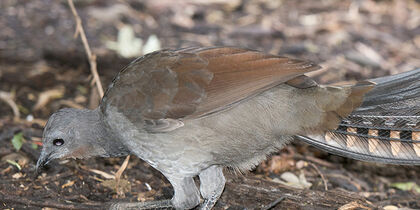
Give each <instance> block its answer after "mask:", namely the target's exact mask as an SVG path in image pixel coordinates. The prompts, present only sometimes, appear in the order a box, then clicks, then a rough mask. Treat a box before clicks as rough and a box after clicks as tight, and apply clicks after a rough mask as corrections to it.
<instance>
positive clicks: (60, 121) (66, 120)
mask: <svg viewBox="0 0 420 210" xmlns="http://www.w3.org/2000/svg"><path fill="white" fill-rule="evenodd" d="M100 123H101V120H100V115H99V114H98V112H97V110H86V109H85V110H80V109H72V108H65V109H61V110H59V111H57V112H55V113H54V114H52V115H51V117H50V118H49V119H48V122H47V124H46V126H45V129H44V133H43V137H42V145H43V148H42V151H41V155H40V157H39V159H38V162H37V164H36V173H37V174H38V172H39V171H40V169H41V168H42V167H43V166H44V165H46V164H48V163H49V162H50V161H51V160H54V159H58V158H59V159H66V158H75V159H76V158H87V157H91V156H100V155H103V154H104V153H105V151H104V149H103V148H102V147H101V146H100V145H98V144H97V143H98V142H97V140H98V138H101V130H98V129H97V128H98V127H100V126H98V124H100Z"/></svg>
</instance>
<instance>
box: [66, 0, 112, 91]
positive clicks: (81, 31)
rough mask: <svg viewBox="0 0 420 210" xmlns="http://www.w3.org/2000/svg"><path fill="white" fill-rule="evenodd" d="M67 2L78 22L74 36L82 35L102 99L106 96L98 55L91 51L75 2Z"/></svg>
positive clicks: (70, 0)
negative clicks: (97, 60) (97, 66)
mask: <svg viewBox="0 0 420 210" xmlns="http://www.w3.org/2000/svg"><path fill="white" fill-rule="evenodd" d="M67 2H68V4H69V6H70V9H71V12H72V13H73V16H74V18H75V20H76V32H75V34H74V35H75V36H77V35H80V38H81V39H82V42H83V46H84V48H85V51H86V55H87V57H88V59H89V64H90V71H91V73H92V75H93V79H94V80H95V83H96V87H97V88H98V92H99V95H100V96H101V98H102V96H104V89H103V88H102V83H101V81H100V80H99V74H98V71H97V69H96V55H95V54H93V53H92V51H91V50H90V47H89V44H88V41H87V38H86V34H85V30H84V29H83V26H82V19H81V18H80V16H79V14H78V13H77V10H76V8H75V7H74V3H73V0H67Z"/></svg>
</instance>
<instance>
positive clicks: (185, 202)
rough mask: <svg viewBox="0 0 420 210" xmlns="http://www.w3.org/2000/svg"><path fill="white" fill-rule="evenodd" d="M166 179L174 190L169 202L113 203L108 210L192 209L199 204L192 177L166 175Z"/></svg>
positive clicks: (198, 196)
mask: <svg viewBox="0 0 420 210" xmlns="http://www.w3.org/2000/svg"><path fill="white" fill-rule="evenodd" d="M166 178H167V179H168V180H169V182H170V183H171V184H172V187H173V188H174V196H173V197H172V199H171V200H160V201H149V202H139V203H114V204H112V205H111V207H110V209H111V210H120V209H169V208H175V209H192V208H194V207H196V206H197V205H198V204H199V203H200V193H199V191H198V189H197V186H196V185H195V182H194V179H193V178H192V177H183V178H178V177H174V176H170V175H166Z"/></svg>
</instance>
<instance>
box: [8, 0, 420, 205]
mask: <svg viewBox="0 0 420 210" xmlns="http://www.w3.org/2000/svg"><path fill="white" fill-rule="evenodd" d="M74 1H75V5H76V8H77V10H78V12H79V15H80V16H81V18H82V21H83V26H84V28H85V31H86V35H87V38H88V41H89V45H90V46H91V48H92V51H93V52H94V53H95V54H96V55H97V61H98V72H99V75H100V79H101V81H102V84H104V86H105V87H106V86H107V85H108V84H109V83H110V81H111V80H112V78H113V76H115V75H116V74H117V73H118V71H119V70H121V68H123V67H124V66H125V65H127V64H128V63H129V62H130V61H131V60H133V59H134V58H135V57H136V56H139V55H141V54H142V53H143V52H146V51H147V49H149V50H150V49H152V50H153V49H158V48H180V47H187V46H197V45H200V46H212V45H218V46H220V45H228V46H241V47H248V48H252V49H258V50H262V51H264V52H268V53H273V54H281V55H287V56H291V57H297V58H302V59H309V60H312V61H315V62H317V63H319V64H320V65H321V66H323V69H322V70H320V71H317V72H313V73H311V74H310V76H312V77H314V78H315V79H316V80H317V81H318V82H320V83H324V84H328V83H335V82H341V81H356V80H362V79H366V78H373V77H377V76H383V75H389V74H395V73H399V72H404V71H409V70H413V69H416V68H420V2H419V1H415V0H394V1H392V0H377V1H370V0H366V1H363V0H353V1H351V0H341V1H339V0H322V1H321V0H320V1H303V0H302V1H301V0H299V1H295V0H278V1H271V0H232V1H220V0H207V1H206V0H179V1H171V0H161V1H154V0H143V1H135V0H118V1H111V0H86V1H83V0H74ZM127 31H128V32H127ZM130 31H132V32H133V33H130ZM74 33H75V21H74V18H73V15H72V13H71V11H70V10H69V7H68V4H67V1H58V0H55V1H54V0H38V1H31V0H19V1H16V0H1V1H0V96H1V97H0V98H2V100H0V145H1V146H0V177H1V179H0V208H1V209H41V208H43V209H51V208H52V209H55V208H58V209H87V208H88V209H102V208H105V205H104V204H107V203H109V202H116V201H147V200H158V199H163V198H170V197H171V195H172V192H173V191H172V188H171V186H170V184H169V183H168V181H167V180H166V179H165V178H164V177H163V176H162V175H161V174H160V173H159V172H157V171H156V170H154V169H153V168H151V167H150V166H148V165H147V164H146V163H145V162H143V161H141V160H139V159H138V158H136V157H133V156H132V157H131V159H130V162H129V164H128V167H127V169H126V171H125V172H124V174H123V179H124V180H123V183H122V190H123V193H122V194H121V195H118V194H117V193H116V190H115V188H114V187H113V186H112V185H113V184H114V182H113V177H114V174H115V172H116V171H117V170H118V168H119V167H120V165H121V164H122V162H123V160H124V159H123V158H108V159H104V158H94V159H87V160H64V161H55V162H52V163H51V164H50V166H49V167H47V168H46V170H44V171H43V172H42V173H41V174H40V175H39V176H37V177H35V175H34V166H35V164H36V160H37V158H38V156H39V153H40V150H41V148H42V144H41V137H42V129H43V126H44V125H45V122H46V120H47V119H48V117H49V115H50V114H51V113H53V112H54V111H56V110H58V109H59V108H63V107H75V108H86V107H87V108H95V107H96V106H97V105H98V102H99V95H98V92H97V90H96V88H95V86H94V85H92V83H91V80H92V76H90V70H89V63H88V60H87V58H86V54H85V51H84V49H83V45H82V43H81V41H80V39H79V38H76V39H75V38H74ZM155 38H157V39H155ZM133 46H134V47H133ZM135 46H140V47H141V48H142V49H143V51H140V52H137V51H138V49H139V48H140V47H138V48H135ZM127 49H130V50H131V52H127ZM124 50H126V51H124ZM11 104H12V106H11ZM13 104H14V105H16V107H15V108H16V110H15V112H14V111H13V109H12V107H13ZM18 114H19V115H18ZM12 139H14V140H12ZM20 146H21V147H20ZM16 147H20V148H16ZM284 172H290V173H292V174H295V175H297V176H299V175H300V174H304V176H305V179H304V180H306V182H308V183H311V186H308V185H300V187H303V188H304V189H303V190H302V189H301V190H293V189H294V188H287V187H285V186H284V185H282V184H279V180H281V177H283V176H282V174H284ZM227 174H230V175H228V180H229V181H228V185H227V187H226V190H225V193H224V194H223V196H222V199H221V200H220V201H219V202H218V204H217V205H216V207H215V209H245V208H246V209H260V208H262V207H264V206H267V205H269V204H270V203H272V202H274V201H275V199H271V197H265V198H264V197H262V195H263V194H261V195H260V194H254V193H250V192H253V191H252V190H256V191H258V190H260V191H261V190H262V191H263V189H268V188H270V187H271V188H270V189H274V188H278V189H288V193H290V194H293V195H297V194H301V195H305V196H306V197H307V198H305V196H304V197H302V198H301V199H302V200H293V199H288V198H286V199H285V200H284V201H282V202H280V203H279V204H278V205H276V206H275V207H273V209H294V208H300V209H315V207H314V205H316V204H313V203H311V202H308V200H309V197H310V198H311V199H313V198H316V196H321V195H325V196H327V197H328V196H330V197H331V195H332V197H334V193H335V192H337V194H336V195H337V200H335V201H332V202H330V205H329V206H328V205H324V206H319V205H318V206H317V207H316V208H317V209H337V208H339V207H343V208H342V209H381V208H384V207H386V208H387V209H397V208H411V209H420V167H418V166H417V167H416V166H394V165H383V164H374V163H365V162H360V161H354V160H350V159H346V158H342V157H337V156H334V155H329V154H327V153H325V152H322V151H319V150H317V149H315V148H312V147H310V146H307V145H304V144H301V143H299V142H296V143H293V144H292V145H289V146H288V147H286V148H284V149H283V150H282V151H279V152H278V153H276V154H273V155H272V156H271V157H270V158H269V159H268V160H267V161H265V162H263V163H262V164H260V165H259V166H258V167H257V168H256V169H255V170H253V171H252V172H250V173H248V174H244V175H234V174H232V173H230V172H229V171H227ZM256 180H257V181H256ZM258 180H260V181H258ZM283 181H284V180H283ZM285 182H287V181H285ZM241 183H253V184H249V185H244V184H241ZM256 183H257V184H256ZM287 183H289V182H287ZM260 185H261V186H260ZM244 187H250V189H249V190H248V191H247V190H242V188H244ZM254 187H255V188H254ZM326 187H327V188H328V191H326V192H325V188H326ZM236 189H239V190H236ZM247 192H248V193H247ZM323 193H326V194H323ZM328 193H331V195H330V194H328ZM338 195H343V196H344V197H345V196H346V195H348V196H347V197H346V198H345V199H344V197H343V199H344V200H341V201H340V199H341V197H340V196H338ZM258 196H261V197H258ZM352 196H354V199H355V200H357V201H358V202H356V204H355V203H351V201H349V199H350V198H351V197H352ZM319 198H321V197H319ZM306 199H308V200H306ZM315 200H316V199H315ZM350 200H351V199H350ZM359 201H360V202H359ZM296 203H300V205H296ZM314 203H316V202H314ZM292 204H293V205H292ZM346 204H347V205H346Z"/></svg>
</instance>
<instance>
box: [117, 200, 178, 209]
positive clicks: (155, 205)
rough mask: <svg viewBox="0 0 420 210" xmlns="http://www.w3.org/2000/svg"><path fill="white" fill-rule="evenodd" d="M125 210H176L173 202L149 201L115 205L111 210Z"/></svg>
mask: <svg viewBox="0 0 420 210" xmlns="http://www.w3.org/2000/svg"><path fill="white" fill-rule="evenodd" d="M123 209H136V210H137V209H139V210H144V209H175V208H174V206H173V205H172V202H171V200H160V201H147V202H135V203H113V204H111V206H110V207H109V210H123Z"/></svg>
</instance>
